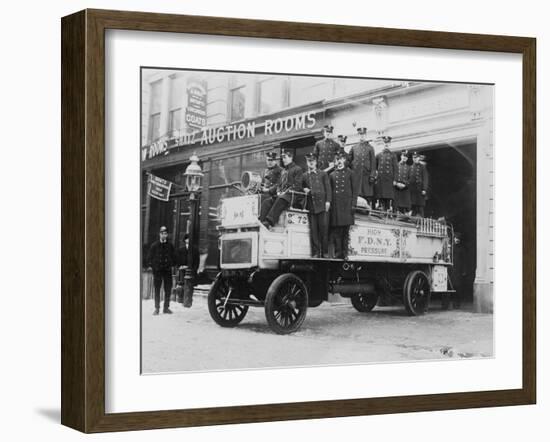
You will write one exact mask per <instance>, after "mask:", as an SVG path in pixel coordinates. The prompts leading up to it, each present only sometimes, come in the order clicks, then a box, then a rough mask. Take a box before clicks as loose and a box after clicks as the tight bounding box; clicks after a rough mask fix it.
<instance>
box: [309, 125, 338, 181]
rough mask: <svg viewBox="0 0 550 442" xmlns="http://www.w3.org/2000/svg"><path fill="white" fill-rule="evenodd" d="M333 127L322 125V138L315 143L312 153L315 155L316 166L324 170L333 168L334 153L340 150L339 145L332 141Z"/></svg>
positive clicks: (328, 170) (327, 170)
mask: <svg viewBox="0 0 550 442" xmlns="http://www.w3.org/2000/svg"><path fill="white" fill-rule="evenodd" d="M333 131H334V127H333V126H330V125H325V126H324V127H323V137H324V138H323V139H322V140H320V141H317V143H315V147H314V148H313V154H314V155H315V156H316V157H317V167H318V168H319V169H321V170H324V171H325V172H330V171H331V170H333V169H334V155H336V152H338V151H339V150H340V145H339V144H338V143H337V142H336V141H334V139H333V135H332V133H333Z"/></svg>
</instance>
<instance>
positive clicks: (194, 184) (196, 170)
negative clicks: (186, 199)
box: [183, 153, 204, 192]
mask: <svg viewBox="0 0 550 442" xmlns="http://www.w3.org/2000/svg"><path fill="white" fill-rule="evenodd" d="M189 161H191V163H190V164H189V166H187V168H186V169H185V173H184V174H183V175H184V176H185V187H186V188H187V190H188V191H189V192H198V191H199V190H200V188H201V183H202V177H203V176H204V174H203V173H202V169H201V166H199V164H198V163H199V157H198V156H197V155H196V154H195V153H194V154H193V155H191V158H189Z"/></svg>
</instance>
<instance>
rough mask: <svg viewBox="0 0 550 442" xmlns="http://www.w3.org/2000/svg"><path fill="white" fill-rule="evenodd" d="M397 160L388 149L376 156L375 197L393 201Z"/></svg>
mask: <svg viewBox="0 0 550 442" xmlns="http://www.w3.org/2000/svg"><path fill="white" fill-rule="evenodd" d="M397 169H398V166H397V158H396V157H395V155H394V154H393V153H391V152H390V150H389V149H388V148H384V150H382V152H380V153H379V154H378V155H376V197H377V198H386V199H393V197H394V191H393V189H394V188H393V182H394V181H396V178H397Z"/></svg>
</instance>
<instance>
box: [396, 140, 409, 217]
mask: <svg viewBox="0 0 550 442" xmlns="http://www.w3.org/2000/svg"><path fill="white" fill-rule="evenodd" d="M408 159H409V153H408V152H407V151H406V150H404V151H402V152H401V160H400V161H399V165H398V166H397V179H396V181H397V182H396V183H395V207H396V208H397V210H398V211H399V213H402V214H407V213H408V212H409V211H410V210H411V194H410V190H409V181H410V175H411V166H409V165H408V164H407V160H408Z"/></svg>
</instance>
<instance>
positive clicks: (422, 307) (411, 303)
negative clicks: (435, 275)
mask: <svg viewBox="0 0 550 442" xmlns="http://www.w3.org/2000/svg"><path fill="white" fill-rule="evenodd" d="M429 302H430V281H429V279H428V277H427V276H426V274H425V273H424V272H423V271H421V270H414V271H412V272H411V273H409V274H408V275H407V278H406V279H405V284H404V285H403V304H405V309H406V310H407V313H408V314H409V315H411V316H418V315H423V314H424V313H426V312H427V311H428V304H429Z"/></svg>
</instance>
